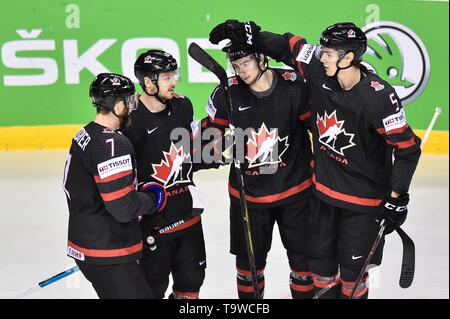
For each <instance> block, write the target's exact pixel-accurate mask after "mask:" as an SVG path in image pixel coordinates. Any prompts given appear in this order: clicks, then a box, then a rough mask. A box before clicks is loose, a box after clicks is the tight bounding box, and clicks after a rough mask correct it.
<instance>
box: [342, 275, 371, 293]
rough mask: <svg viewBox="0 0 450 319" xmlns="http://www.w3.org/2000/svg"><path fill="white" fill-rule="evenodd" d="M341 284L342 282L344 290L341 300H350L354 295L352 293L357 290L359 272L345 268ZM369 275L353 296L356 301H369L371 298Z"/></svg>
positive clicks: (364, 278) (365, 276)
mask: <svg viewBox="0 0 450 319" xmlns="http://www.w3.org/2000/svg"><path fill="white" fill-rule="evenodd" d="M341 277H342V279H341V282H342V290H341V298H342V299H348V298H350V297H351V295H352V291H353V289H354V288H355V284H356V279H357V278H358V271H355V270H349V269H345V268H343V269H342V270H341ZM368 282H369V274H368V273H366V274H365V275H364V277H363V279H362V281H361V283H360V284H359V285H358V288H357V289H356V290H355V293H354V295H353V298H354V299H367V298H368V297H369V286H368Z"/></svg>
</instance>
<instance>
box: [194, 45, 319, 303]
mask: <svg viewBox="0 0 450 319" xmlns="http://www.w3.org/2000/svg"><path fill="white" fill-rule="evenodd" d="M224 51H225V52H226V53H227V58H228V61H229V62H230V64H231V66H232V68H233V69H234V71H235V73H236V76H234V77H231V78H229V80H228V83H229V88H230V95H231V98H232V104H233V105H234V112H233V115H232V116H233V121H234V123H232V124H233V126H234V128H235V129H236V130H238V129H241V130H242V131H247V132H248V133H249V134H248V135H247V138H246V139H244V141H243V144H244V148H243V149H244V152H245V159H244V158H243V159H242V160H241V163H242V164H241V171H242V173H243V176H244V181H245V192H246V198H245V200H246V202H247V205H248V211H249V220H250V229H251V234H252V239H253V247H254V254H255V264H256V269H257V275H258V283H259V288H260V295H261V296H262V295H263V293H264V268H265V265H266V259H267V254H268V252H269V250H270V248H271V243H272V231H273V226H274V224H275V222H276V223H277V225H278V228H279V231H280V236H281V240H282V242H283V245H284V247H285V248H286V251H287V256H288V259H289V264H290V267H291V273H290V289H291V293H292V297H293V298H299V299H300V298H311V297H312V292H313V285H312V279H311V277H310V275H309V272H308V269H307V267H306V255H305V250H306V219H307V215H308V212H309V197H310V194H311V185H312V180H311V174H310V172H309V168H310V164H311V160H312V154H311V144H310V139H309V136H308V133H307V126H306V124H305V122H306V121H308V118H309V116H310V112H309V110H308V109H307V104H306V101H307V96H306V89H305V88H304V85H303V82H302V81H297V79H298V76H297V74H296V73H295V72H294V71H292V70H283V69H274V68H269V67H268V63H267V62H268V61H267V57H266V56H265V55H263V54H261V53H260V52H259V51H257V50H253V48H251V47H249V46H247V45H233V44H231V43H230V44H229V45H228V46H226V47H225V48H224ZM227 108H228V105H227V103H226V100H225V96H224V91H223V88H222V87H221V86H217V87H216V88H215V89H214V91H213V92H212V94H211V96H210V98H209V100H208V104H207V107H206V111H207V113H208V117H207V118H205V119H204V120H203V121H202V128H203V129H206V128H209V127H215V128H217V129H219V130H220V131H221V132H222V134H224V131H225V129H226V128H228V126H229V124H230V123H229V118H228V116H227ZM249 130H251V131H249ZM236 132H237V131H236ZM235 134H237V133H235ZM238 141H239V139H237V144H238V145H237V149H238V148H239V147H240V146H242V145H239V142H238ZM237 149H236V153H235V154H234V156H239V155H238V150H237ZM238 178H239V177H238V176H236V173H235V169H234V168H233V167H231V168H230V174H229V186H228V189H229V196H230V203H231V205H230V239H231V244H230V246H231V248H230V252H231V253H232V254H233V255H236V268H237V290H238V295H239V298H253V296H254V290H253V289H254V288H253V286H252V276H251V272H250V265H249V261H248V256H247V252H246V246H245V238H244V228H243V223H242V215H241V211H240V204H239V198H240V192H239V189H240V186H239V185H240V184H239V182H238Z"/></svg>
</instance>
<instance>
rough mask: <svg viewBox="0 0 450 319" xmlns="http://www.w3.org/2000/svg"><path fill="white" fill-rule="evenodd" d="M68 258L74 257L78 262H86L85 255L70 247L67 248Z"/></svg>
mask: <svg viewBox="0 0 450 319" xmlns="http://www.w3.org/2000/svg"><path fill="white" fill-rule="evenodd" d="M67 256H70V257H73V258H75V259H78V260H82V261H83V260H84V254H83V253H82V252H81V251H78V250H76V249H75V248H72V247H70V246H67Z"/></svg>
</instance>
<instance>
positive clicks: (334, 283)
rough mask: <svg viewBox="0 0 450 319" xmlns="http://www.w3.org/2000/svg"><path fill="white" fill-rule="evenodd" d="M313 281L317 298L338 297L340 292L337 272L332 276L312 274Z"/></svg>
mask: <svg viewBox="0 0 450 319" xmlns="http://www.w3.org/2000/svg"><path fill="white" fill-rule="evenodd" d="M312 276H313V283H314V295H315V296H317V298H318V299H339V298H340V293H341V281H340V277H339V273H337V274H335V275H334V276H322V275H317V274H312Z"/></svg>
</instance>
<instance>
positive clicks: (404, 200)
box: [383, 193, 409, 235]
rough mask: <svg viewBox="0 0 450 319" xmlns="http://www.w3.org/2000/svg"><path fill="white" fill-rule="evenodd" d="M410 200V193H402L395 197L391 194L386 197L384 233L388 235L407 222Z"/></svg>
mask: <svg viewBox="0 0 450 319" xmlns="http://www.w3.org/2000/svg"><path fill="white" fill-rule="evenodd" d="M408 202H409V195H408V193H405V194H401V195H400V196H399V197H397V198H393V197H392V196H391V195H390V194H389V195H388V196H387V197H386V200H385V201H384V213H383V219H384V220H385V225H386V229H385V231H384V233H385V234H386V235H387V234H390V233H392V232H393V231H394V230H395V229H396V228H397V227H400V226H401V225H402V224H403V223H404V222H405V220H406V216H407V215H408Z"/></svg>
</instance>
